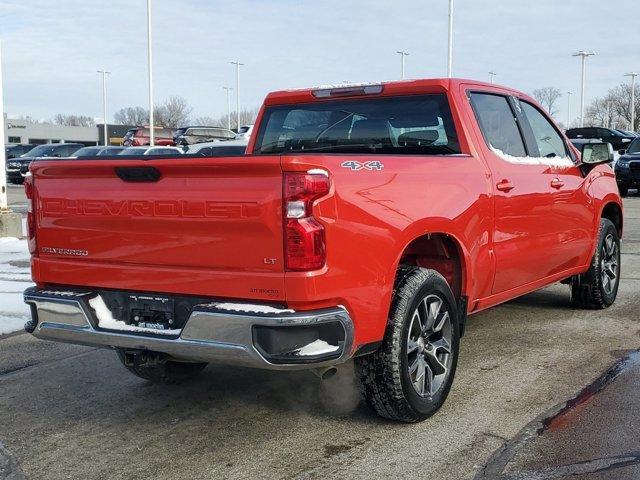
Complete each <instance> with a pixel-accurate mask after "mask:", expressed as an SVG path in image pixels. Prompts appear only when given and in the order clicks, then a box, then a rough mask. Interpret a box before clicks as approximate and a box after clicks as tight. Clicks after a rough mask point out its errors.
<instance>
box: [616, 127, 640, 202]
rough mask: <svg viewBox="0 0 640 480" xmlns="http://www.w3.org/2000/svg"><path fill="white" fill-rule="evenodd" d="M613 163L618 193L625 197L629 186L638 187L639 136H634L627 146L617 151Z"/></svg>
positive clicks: (639, 176) (639, 167) (639, 162)
mask: <svg viewBox="0 0 640 480" xmlns="http://www.w3.org/2000/svg"><path fill="white" fill-rule="evenodd" d="M618 153H619V154H620V158H618V161H617V162H616V164H615V172H616V181H617V182H618V188H619V190H620V195H622V196H623V197H626V196H627V195H628V193H629V189H630V188H636V189H640V137H636V138H635V140H633V142H631V144H630V145H629V148H627V149H623V150H620V151H619V152H618Z"/></svg>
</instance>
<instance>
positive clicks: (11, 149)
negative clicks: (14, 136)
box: [4, 143, 35, 160]
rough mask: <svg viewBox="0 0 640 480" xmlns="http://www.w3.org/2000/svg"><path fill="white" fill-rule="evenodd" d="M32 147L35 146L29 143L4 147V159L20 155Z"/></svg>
mask: <svg viewBox="0 0 640 480" xmlns="http://www.w3.org/2000/svg"><path fill="white" fill-rule="evenodd" d="M33 147H35V145H33V144H30V143H29V144H22V145H9V146H7V147H5V149H4V153H5V160H10V159H12V158H17V157H20V156H22V155H24V154H25V153H27V152H28V151H29V150H31V149H32V148H33Z"/></svg>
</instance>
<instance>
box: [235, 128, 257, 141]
mask: <svg viewBox="0 0 640 480" xmlns="http://www.w3.org/2000/svg"><path fill="white" fill-rule="evenodd" d="M252 133H253V125H243V126H242V127H240V129H238V133H236V140H242V139H244V140H247V141H248V140H249V139H250V138H251V134H252Z"/></svg>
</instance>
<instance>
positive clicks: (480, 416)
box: [0, 197, 640, 479]
mask: <svg viewBox="0 0 640 480" xmlns="http://www.w3.org/2000/svg"><path fill="white" fill-rule="evenodd" d="M622 252H623V255H622V282H621V285H620V291H619V294H618V299H617V301H616V303H615V304H614V305H613V306H612V307H611V308H609V309H607V310H604V311H588V310H576V309H573V308H572V307H571V305H570V303H569V289H568V287H567V286H565V285H560V284H557V285H553V286H550V287H548V288H545V289H543V290H540V291H538V292H535V293H532V294H530V295H527V296H524V297H522V298H520V299H517V300H514V301H511V302H509V303H507V304H504V305H502V306H499V307H496V308H493V309H490V310H488V311H485V312H482V313H479V314H477V315H473V316H471V317H470V318H469V321H468V328H467V332H466V334H465V337H464V338H463V341H462V350H461V354H460V363H459V366H458V373H457V375H456V380H455V382H454V385H453V389H452V391H451V395H450V397H449V399H448V401H447V403H446V404H445V406H444V407H443V408H442V409H441V410H440V412H438V413H437V414H436V415H435V416H434V417H432V418H431V419H429V420H427V421H425V422H423V423H420V424H416V425H401V424H395V423H391V422H387V421H384V420H382V419H379V418H377V417H376V416H375V415H374V414H373V413H371V412H370V411H368V410H367V409H366V408H365V407H364V406H362V405H361V404H360V402H359V400H358V399H359V397H358V392H357V388H356V386H355V383H354V382H353V381H352V375H351V374H352V368H351V365H350V364H346V365H344V366H343V367H341V368H340V372H339V375H337V376H335V377H333V378H332V379H330V380H327V381H324V382H322V381H321V380H319V379H318V378H316V377H315V376H313V375H311V374H309V373H306V372H295V373H278V372H267V371H259V370H250V369H242V368H229V367H220V366H210V367H208V368H207V369H206V370H205V371H204V374H203V375H202V376H201V377H200V378H199V379H197V380H196V381H194V382H192V383H189V384H187V385H182V386H171V387H167V386H156V385H151V384H149V383H147V382H145V381H143V380H141V379H138V378H136V377H133V376H132V375H131V374H129V373H128V372H127V371H126V370H125V369H124V367H122V366H121V365H120V363H119V362H118V360H117V358H116V355H115V353H114V352H111V351H108V350H98V349H92V348H87V347H80V346H73V345H63V344H56V343H49V342H42V341H38V340H36V339H34V338H32V337H31V336H29V335H26V334H18V335H11V336H9V337H5V338H0V442H2V444H4V447H5V448H4V449H3V448H2V446H1V445H0V478H1V476H2V474H3V472H4V473H5V474H6V475H8V474H7V473H6V472H13V474H14V475H15V478H20V477H19V475H20V472H22V473H23V474H24V475H25V476H26V477H28V478H33V479H39V478H42V479H45V478H46V479H58V478H86V479H88V478H91V479H93V478H122V479H134V478H135V479H140V478H156V479H183V478H205V479H206V478H211V479H213V478H265V479H266V478H269V479H272V478H287V479H294V478H304V479H311V478H336V479H337V478H355V479H360V478H361V479H373V478H375V479H377V478H408V477H411V478H414V477H420V478H422V479H432V478H433V479H436V478H437V479H441V478H448V479H466V478H473V477H477V478H524V479H528V478H536V479H538V478H563V476H564V477H566V478H588V479H592V478H593V479H595V478H629V477H628V476H625V475H624V474H621V475H619V476H618V477H616V476H615V475H614V473H615V472H616V471H617V472H618V473H620V472H623V470H620V469H617V468H613V469H612V466H613V467H615V466H616V465H622V463H620V462H625V461H627V462H629V463H627V464H626V466H624V467H620V468H628V469H633V468H636V469H637V466H634V465H635V464H634V463H632V460H629V458H631V457H633V458H636V457H634V455H636V454H633V452H637V451H640V440H638V436H637V435H636V432H637V431H638V424H637V419H635V420H634V421H632V420H633V419H632V418H631V417H632V415H634V412H635V414H636V415H637V412H638V406H639V405H638V402H636V401H635V398H633V397H635V396H636V395H637V391H638V385H640V380H639V379H640V371H639V370H640V368H639V367H637V366H636V358H635V357H634V355H633V354H632V352H633V351H635V350H637V349H638V348H640V321H639V318H638V311H639V307H640V293H639V292H640V198H637V197H635V198H629V199H626V200H625V234H624V238H623V244H622ZM630 355H631V356H630ZM622 359H626V360H622ZM621 361H622V363H618V362H621ZM616 369H619V371H618V370H616ZM610 372H613V373H615V375H613V374H611V375H608V373H610ZM594 382H595V383H594ZM594 385H595V387H594ZM596 387H597V388H596ZM589 388H592V389H593V391H592V392H591V394H590V395H586V394H585V393H584V392H590V391H591V390H589ZM582 396H584V398H587V400H584V401H583V400H580V399H581V398H583V397H582ZM567 402H568V403H567ZM625 409H626V410H625ZM589 415H592V416H591V417H589ZM603 432H604V433H603ZM621 436H622V437H624V441H622V440H621V441H620V442H617V441H614V440H612V439H617V438H618V437H621ZM593 438H600V441H597V440H593V441H591V443H589V442H588V440H589V439H593ZM620 458H623V459H622V460H620ZM625 459H626V460H625ZM585 462H587V463H588V462H592V463H589V465H588V466H587V467H585V468H586V469H583V470H575V469H576V468H582V467H581V466H578V467H576V465H579V464H583V463H585ZM3 465H4V466H3ZM596 465H600V466H602V465H605V466H606V465H608V467H606V468H608V470H606V469H604V467H603V468H600V469H598V468H596ZM3 469H4V470H3ZM628 471H629V472H633V471H634V470H628ZM567 472H569V473H567ZM571 472H573V473H571ZM576 472H578V473H577V474H576ZM607 472H610V473H612V475H614V476H611V477H606V476H603V475H606V474H607ZM565 474H566V475H565ZM568 475H574V476H572V477H570V476H568ZM576 475H577V476H576ZM581 475H584V476H581Z"/></svg>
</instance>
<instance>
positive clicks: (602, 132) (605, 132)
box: [597, 128, 619, 138]
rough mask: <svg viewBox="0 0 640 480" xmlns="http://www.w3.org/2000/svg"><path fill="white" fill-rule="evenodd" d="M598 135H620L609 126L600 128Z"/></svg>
mask: <svg viewBox="0 0 640 480" xmlns="http://www.w3.org/2000/svg"><path fill="white" fill-rule="evenodd" d="M597 131H598V137H600V138H609V137H616V136H619V135H616V133H615V132H614V131H613V130H609V129H608V128H598V130H597Z"/></svg>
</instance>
